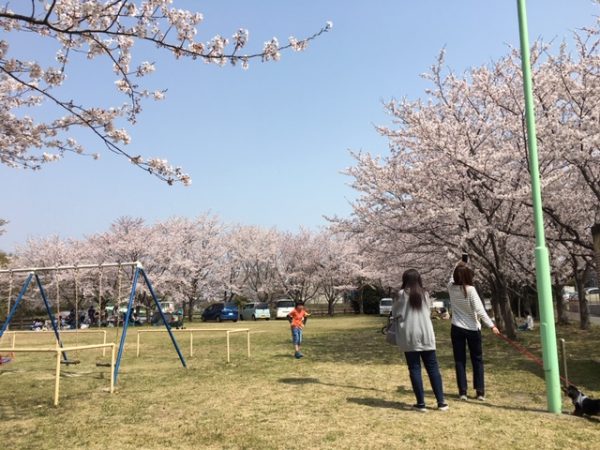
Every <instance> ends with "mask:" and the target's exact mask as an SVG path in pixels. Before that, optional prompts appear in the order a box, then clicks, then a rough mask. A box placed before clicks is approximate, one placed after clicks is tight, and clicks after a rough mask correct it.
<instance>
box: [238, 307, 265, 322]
mask: <svg viewBox="0 0 600 450" xmlns="http://www.w3.org/2000/svg"><path fill="white" fill-rule="evenodd" d="M270 318H271V311H270V310H269V305H267V304H266V303H246V304H245V305H244V307H243V308H242V313H241V314H240V319H242V320H258V319H265V320H269V319H270Z"/></svg>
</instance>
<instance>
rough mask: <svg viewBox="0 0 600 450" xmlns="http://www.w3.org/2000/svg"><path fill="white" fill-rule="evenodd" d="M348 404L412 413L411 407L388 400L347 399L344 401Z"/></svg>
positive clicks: (370, 398) (368, 398)
mask: <svg viewBox="0 0 600 450" xmlns="http://www.w3.org/2000/svg"><path fill="white" fill-rule="evenodd" d="M346 401H347V402H348V403H354V404H357V405H362V406H369V407H371V408H385V409H397V410H400V411H412V406H411V405H409V404H407V403H403V402H391V401H389V400H383V399H381V398H373V397H348V398H347V399H346Z"/></svg>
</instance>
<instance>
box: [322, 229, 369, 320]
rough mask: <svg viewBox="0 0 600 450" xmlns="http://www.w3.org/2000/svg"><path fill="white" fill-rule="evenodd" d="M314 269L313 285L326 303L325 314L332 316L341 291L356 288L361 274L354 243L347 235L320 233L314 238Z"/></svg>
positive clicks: (342, 292) (341, 293) (342, 293)
mask: <svg viewBox="0 0 600 450" xmlns="http://www.w3.org/2000/svg"><path fill="white" fill-rule="evenodd" d="M316 240H317V242H318V243H317V246H318V247H317V248H318V250H319V252H318V254H317V260H316V263H317V270H316V275H315V283H316V284H317V285H318V287H319V292H320V293H321V294H322V295H323V297H324V298H325V300H326V301H327V314H328V315H330V316H333V314H334V308H335V304H336V303H337V302H338V301H339V300H340V298H342V296H343V295H344V293H345V292H348V291H350V290H352V289H355V288H356V280H357V279H359V278H360V277H361V276H364V275H365V273H364V271H363V270H361V269H362V266H361V264H360V263H361V258H360V255H359V254H358V248H357V246H356V245H355V242H354V241H353V240H352V239H351V238H350V237H349V236H347V235H344V234H335V233H332V232H331V231H329V230H327V231H323V232H321V233H319V234H318V235H317V236H316Z"/></svg>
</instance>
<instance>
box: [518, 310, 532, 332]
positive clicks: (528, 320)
mask: <svg viewBox="0 0 600 450" xmlns="http://www.w3.org/2000/svg"><path fill="white" fill-rule="evenodd" d="M525 314H526V316H525V322H523V324H522V325H519V330H521V331H532V330H533V327H534V324H533V316H532V315H531V313H530V312H529V311H527V312H526V313H525Z"/></svg>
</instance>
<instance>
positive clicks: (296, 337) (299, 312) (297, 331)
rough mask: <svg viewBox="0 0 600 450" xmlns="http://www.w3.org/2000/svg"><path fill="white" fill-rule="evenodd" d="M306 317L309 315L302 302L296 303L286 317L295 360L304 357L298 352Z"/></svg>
mask: <svg viewBox="0 0 600 450" xmlns="http://www.w3.org/2000/svg"><path fill="white" fill-rule="evenodd" d="M308 316H310V314H309V312H308V311H307V310H306V309H304V302H303V301H297V302H296V307H295V308H294V309H293V310H292V312H290V313H289V314H288V316H287V318H288V321H289V322H290V325H291V328H292V342H293V343H294V349H295V350H296V353H294V357H295V358H296V359H300V358H302V357H303V356H304V355H303V354H302V352H301V351H300V346H301V345H302V330H303V329H304V325H306V321H307V318H308Z"/></svg>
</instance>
